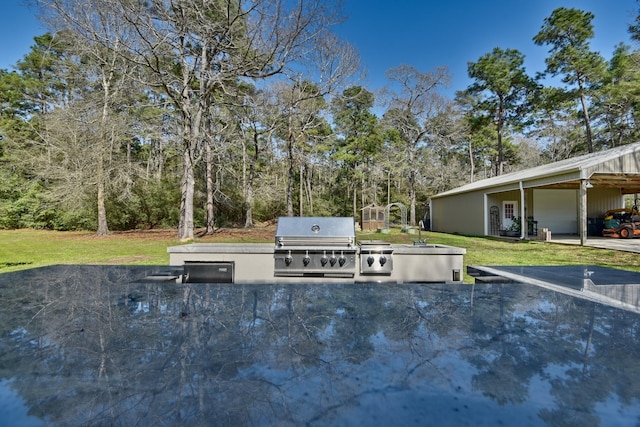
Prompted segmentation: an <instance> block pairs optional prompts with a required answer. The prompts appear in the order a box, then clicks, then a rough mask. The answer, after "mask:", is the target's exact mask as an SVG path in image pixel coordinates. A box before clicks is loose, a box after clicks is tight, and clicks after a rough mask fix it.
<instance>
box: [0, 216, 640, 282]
mask: <svg viewBox="0 0 640 427" xmlns="http://www.w3.org/2000/svg"><path fill="white" fill-rule="evenodd" d="M418 237H419V236H418V235H417V234H415V235H409V234H406V233H400V232H399V231H398V230H395V229H394V230H391V233H389V234H380V233H358V239H362V240H366V239H374V240H385V241H388V242H391V243H411V242H413V240H417V239H418ZM421 237H422V238H425V237H426V238H427V239H428V242H429V243H437V244H444V245H450V246H456V247H461V248H465V249H466V250H467V254H466V255H465V256H464V264H465V265H464V267H465V270H466V266H467V265H484V266H491V265H598V266H603V267H613V268H618V269H624V270H630V271H640V256H639V254H634V253H627V252H620V251H612V250H606V249H596V248H589V247H580V246H570V245H562V244H555V243H547V242H537V241H523V242H520V241H507V240H499V239H492V238H482V237H466V236H459V235H452V234H442V233H430V232H428V233H422V235H421ZM251 241H254V242H259V241H263V242H272V241H273V232H272V231H269V232H265V230H262V232H261V233H257V234H256V236H253V235H252V234H251V232H247V233H242V234H239V235H233V234H224V233H222V234H220V235H213V236H207V237H203V238H196V239H195V242H227V243H231V242H251ZM180 244H184V243H181V242H179V241H178V239H177V237H176V233H175V232H174V231H164V232H163V231H157V232H153V231H151V232H133V233H126V232H125V233H115V234H112V235H110V236H107V237H96V236H95V234H93V233H91V232H56V231H42V230H0V273H3V272H9V271H17V270H22V269H27V268H34V267H42V266H46V265H54V264H138V265H168V264H169V254H168V253H167V247H169V246H176V245H180ZM471 280H472V279H471V278H470V277H468V276H466V275H465V282H467V283H470V282H471Z"/></svg>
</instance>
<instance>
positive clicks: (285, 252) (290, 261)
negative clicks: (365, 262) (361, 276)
mask: <svg viewBox="0 0 640 427" xmlns="http://www.w3.org/2000/svg"><path fill="white" fill-rule="evenodd" d="M356 251H357V248H356V236H355V223H354V220H353V218H351V217H280V218H279V219H278V226H277V227H276V236H275V249H274V274H275V276H301V277H304V276H317V277H354V275H355V272H356Z"/></svg>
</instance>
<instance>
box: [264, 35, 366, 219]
mask: <svg viewBox="0 0 640 427" xmlns="http://www.w3.org/2000/svg"><path fill="white" fill-rule="evenodd" d="M312 47H313V48H312V49H311V50H310V51H309V53H308V60H307V61H306V62H305V63H304V67H300V66H298V64H296V67H295V68H294V69H289V70H286V71H285V73H284V74H285V75H286V77H287V81H286V82H282V83H281V84H280V85H279V87H278V89H277V90H276V91H277V93H278V96H279V99H280V103H281V105H282V110H283V114H284V116H285V117H284V118H283V120H282V123H283V126H284V128H283V130H282V131H281V132H282V134H283V138H284V139H285V141H286V155H287V166H288V175H287V196H286V203H287V215H289V216H293V214H294V210H293V188H294V181H295V170H296V169H299V170H300V171H301V175H300V187H301V189H300V207H299V211H300V215H302V200H303V189H304V188H305V186H304V185H303V182H302V180H303V178H304V177H303V174H304V171H305V168H304V162H303V161H302V159H303V153H304V151H305V147H304V145H305V144H308V143H311V142H313V140H314V139H316V140H317V138H318V137H321V135H322V134H323V131H322V130H321V129H322V127H323V126H324V125H325V124H326V122H325V121H324V120H322V117H321V110H324V109H325V108H327V105H326V104H325V102H326V97H328V96H330V95H333V94H336V93H337V91H338V90H339V89H341V88H343V87H344V86H345V85H346V84H348V82H349V79H350V78H353V77H354V76H355V75H356V73H357V71H358V70H359V69H360V58H359V56H358V54H357V52H356V50H355V49H354V48H353V46H351V45H349V44H348V43H344V42H341V41H340V40H339V39H338V38H337V37H335V36H334V35H332V34H330V33H326V34H323V35H322V37H318V38H317V39H316V40H315V41H314V43H313V45H312ZM324 134H325V135H326V134H327V133H326V132H325V133H324ZM307 150H311V151H312V150H313V147H310V146H308V147H307ZM306 188H307V196H308V197H309V198H310V199H309V204H310V205H312V203H313V202H312V199H311V192H310V191H309V189H310V185H309V182H307V185H306Z"/></svg>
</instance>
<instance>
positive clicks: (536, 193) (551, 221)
mask: <svg viewBox="0 0 640 427" xmlns="http://www.w3.org/2000/svg"><path fill="white" fill-rule="evenodd" d="M533 206H534V213H533V216H534V218H535V220H536V221H538V230H540V229H542V228H548V229H549V231H551V234H552V235H553V234H554V233H555V234H577V233H578V231H579V230H578V192H577V191H576V190H533Z"/></svg>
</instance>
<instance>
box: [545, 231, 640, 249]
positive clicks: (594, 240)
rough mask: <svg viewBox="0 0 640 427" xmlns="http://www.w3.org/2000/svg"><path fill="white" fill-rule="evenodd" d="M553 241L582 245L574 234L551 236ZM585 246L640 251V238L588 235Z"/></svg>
mask: <svg viewBox="0 0 640 427" xmlns="http://www.w3.org/2000/svg"><path fill="white" fill-rule="evenodd" d="M551 243H561V244H565V245H580V238H579V237H578V236H573V235H558V236H553V235H552V236H551ZM585 246H591V247H593V248H600V249H612V250H616V251H625V252H635V253H640V239H612V238H610V237H597V236H589V237H587V242H586V245H585Z"/></svg>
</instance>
